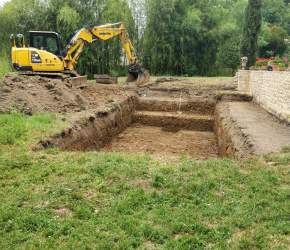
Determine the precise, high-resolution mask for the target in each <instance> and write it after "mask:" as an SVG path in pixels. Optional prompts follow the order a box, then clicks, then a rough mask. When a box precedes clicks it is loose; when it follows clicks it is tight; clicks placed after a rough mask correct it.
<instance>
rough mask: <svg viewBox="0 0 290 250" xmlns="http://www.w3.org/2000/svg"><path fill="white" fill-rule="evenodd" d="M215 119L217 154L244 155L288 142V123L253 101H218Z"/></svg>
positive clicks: (270, 150)
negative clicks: (282, 121)
mask: <svg viewBox="0 0 290 250" xmlns="http://www.w3.org/2000/svg"><path fill="white" fill-rule="evenodd" d="M215 121H216V125H215V130H216V134H217V137H218V144H219V151H220V154H221V155H228V156H235V157H237V158H245V157H249V156H251V155H264V154H269V153H275V152H280V151H281V150H282V149H283V147H285V146H289V145H290V126H287V125H286V124H282V123H281V122H280V121H279V120H278V119H276V118H274V117H273V116H272V115H270V114H269V113H267V112H266V111H265V110H264V109H262V108H261V107H260V106H258V105H256V104H254V103H250V102H227V103H220V104H219V105H218V107H217V109H216V119H215Z"/></svg>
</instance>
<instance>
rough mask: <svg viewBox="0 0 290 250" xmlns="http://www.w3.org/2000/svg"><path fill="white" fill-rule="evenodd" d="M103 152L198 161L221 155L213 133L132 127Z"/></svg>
mask: <svg viewBox="0 0 290 250" xmlns="http://www.w3.org/2000/svg"><path fill="white" fill-rule="evenodd" d="M102 151H105V152H108V151H110V152H118V153H132V154H133V153H141V154H150V155H154V156H157V157H163V158H164V157H165V158H166V157H169V158H172V157H180V156H181V155H186V156H189V157H191V158H195V159H208V158H213V157H214V158H215V157H217V156H218V150H217V145H216V138H215V135H214V133H213V132H198V131H189V130H179V131H178V132H172V131H166V130H164V129H162V128H161V127H152V126H146V125H141V124H133V125H132V126H131V127H129V128H127V129H126V130H125V131H124V132H123V133H121V134H119V135H118V136H116V137H115V138H113V140H112V141H111V142H110V143H109V144H108V145H106V146H105V147H104V148H103V149H102Z"/></svg>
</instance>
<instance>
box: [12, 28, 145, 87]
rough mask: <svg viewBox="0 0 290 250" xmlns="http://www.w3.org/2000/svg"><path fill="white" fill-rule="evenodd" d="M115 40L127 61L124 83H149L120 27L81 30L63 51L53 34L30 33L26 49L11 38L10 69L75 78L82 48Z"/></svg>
mask: <svg viewBox="0 0 290 250" xmlns="http://www.w3.org/2000/svg"><path fill="white" fill-rule="evenodd" d="M117 36H118V37H119V38H120V41H121V45H122V48H123V51H124V53H125V54H126V56H127V59H128V61H129V70H128V71H129V75H128V79H127V82H137V84H144V83H146V82H148V81H149V78H150V75H149V72H148V71H147V70H145V69H143V68H142V67H141V66H140V64H139V61H138V58H137V55H136V53H135V49H134V47H133V44H132V42H131V40H130V38H129V35H128V33H127V31H126V29H125V26H124V24H123V23H115V24H105V25H101V26H95V27H93V28H89V29H87V28H82V29H80V30H79V31H77V32H76V34H75V35H74V36H73V38H72V39H71V41H70V42H69V44H68V45H67V46H66V48H65V49H64V50H62V46H61V37H60V35H59V34H58V33H56V32H47V31H30V32H29V46H26V45H25V41H24V36H23V35H21V34H18V35H17V36H14V35H11V40H12V49H11V50H12V52H11V56H12V65H13V67H14V69H15V70H17V71H21V72H22V73H21V74H26V75H41V76H47V77H59V76H60V77H63V78H65V76H70V77H74V76H78V74H77V73H76V71H75V67H76V65H77V63H78V59H79V58H80V56H81V54H82V52H83V49H84V47H85V46H86V45H87V44H90V43H93V42H94V41H97V40H101V41H107V40H110V39H112V38H114V37H117Z"/></svg>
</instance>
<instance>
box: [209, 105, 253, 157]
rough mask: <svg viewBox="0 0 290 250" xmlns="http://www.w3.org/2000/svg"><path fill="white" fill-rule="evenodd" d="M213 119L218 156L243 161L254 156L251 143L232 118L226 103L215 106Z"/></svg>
mask: <svg viewBox="0 0 290 250" xmlns="http://www.w3.org/2000/svg"><path fill="white" fill-rule="evenodd" d="M214 118H215V119H214V132H215V134H216V138H217V144H218V153H219V155H220V156H222V157H229V158H235V159H245V158H250V157H251V156H253V155H254V151H253V148H252V143H251V142H250V141H249V138H248V136H247V135H246V134H244V133H243V130H242V129H241V128H240V126H239V125H238V124H237V122H236V121H235V120H234V119H233V118H232V116H231V114H230V110H229V106H228V102H220V103H218V104H217V106H216V109H215V115H214Z"/></svg>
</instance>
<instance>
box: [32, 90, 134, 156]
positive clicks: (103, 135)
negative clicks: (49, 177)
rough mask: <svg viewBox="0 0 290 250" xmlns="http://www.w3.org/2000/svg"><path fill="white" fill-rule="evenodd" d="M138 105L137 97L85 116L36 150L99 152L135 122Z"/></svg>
mask: <svg viewBox="0 0 290 250" xmlns="http://www.w3.org/2000/svg"><path fill="white" fill-rule="evenodd" d="M135 103H136V96H130V97H128V98H127V99H126V100H124V101H122V102H120V103H118V104H113V105H111V106H110V107H108V108H107V110H105V111H104V110H102V111H99V112H98V111H96V112H94V113H91V114H84V115H83V116H82V117H79V119H78V121H77V122H76V123H74V124H73V125H72V127H70V128H68V129H66V130H64V131H62V132H61V133H59V134H56V135H54V136H52V137H50V138H48V139H46V140H42V141H40V142H39V144H38V146H37V147H36V149H41V148H50V147H60V148H62V149H64V150H72V151H89V150H99V149H101V148H102V147H104V146H105V145H106V144H107V143H108V142H109V141H110V140H111V139H112V138H113V137H114V136H116V135H118V134H120V133H121V132H123V131H124V130H125V129H126V128H127V127H128V126H129V125H130V124H131V123H132V120H133V114H134V111H135V106H136V104H135Z"/></svg>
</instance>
